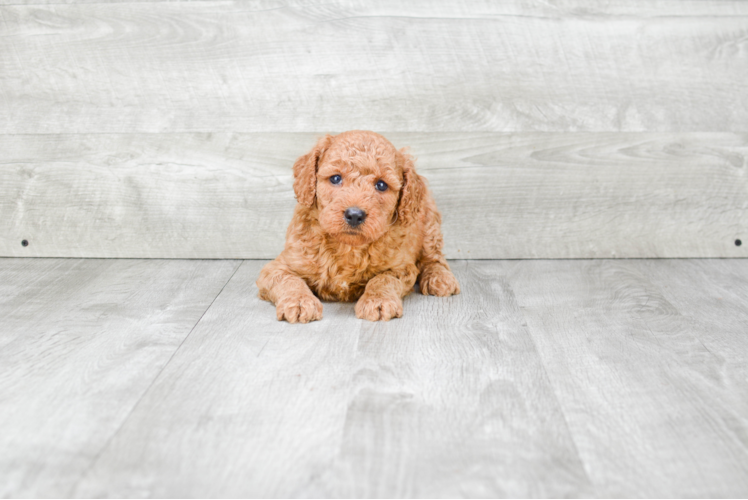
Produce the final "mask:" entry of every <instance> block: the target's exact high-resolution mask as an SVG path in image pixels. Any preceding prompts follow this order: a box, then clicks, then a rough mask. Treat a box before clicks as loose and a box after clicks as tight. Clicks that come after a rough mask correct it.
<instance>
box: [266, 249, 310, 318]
mask: <svg viewBox="0 0 748 500" xmlns="http://www.w3.org/2000/svg"><path fill="white" fill-rule="evenodd" d="M257 288H259V289H260V294H259V295H260V298H261V299H263V300H268V301H270V302H272V303H273V304H275V314H276V316H277V317H278V321H282V320H284V319H285V320H286V321H288V322H289V323H308V322H310V321H314V320H317V319H322V302H320V300H319V299H318V298H317V297H315V296H314V294H313V293H312V291H311V290H310V289H309V286H308V285H307V284H306V282H305V281H304V280H303V279H301V278H300V277H299V276H297V275H296V274H294V272H293V271H292V270H291V269H290V268H289V267H288V266H287V265H286V264H284V263H283V262H280V261H279V260H278V259H276V260H274V261H272V262H269V263H267V264H266V265H265V267H263V268H262V271H261V272H260V277H259V278H257Z"/></svg>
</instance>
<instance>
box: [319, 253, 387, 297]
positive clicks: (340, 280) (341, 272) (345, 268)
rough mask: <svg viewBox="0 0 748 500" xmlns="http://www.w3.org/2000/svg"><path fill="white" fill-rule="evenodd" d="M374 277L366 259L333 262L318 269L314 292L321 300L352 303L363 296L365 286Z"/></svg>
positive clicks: (372, 269) (373, 270) (375, 273)
mask: <svg viewBox="0 0 748 500" xmlns="http://www.w3.org/2000/svg"><path fill="white" fill-rule="evenodd" d="M376 275H377V272H376V270H375V269H374V268H373V267H372V266H371V265H370V262H369V261H368V259H351V258H348V259H342V260H333V261H331V262H330V263H329V265H328V266H326V267H321V268H320V273H319V277H318V279H317V287H316V288H317V289H316V290H315V291H316V292H317V295H318V296H319V297H320V298H321V299H323V300H334V301H342V302H349V301H354V300H357V299H358V298H359V297H361V295H363V293H364V290H365V289H366V284H367V283H368V282H369V280H370V279H372V278H373V277H374V276H376Z"/></svg>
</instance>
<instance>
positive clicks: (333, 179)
mask: <svg viewBox="0 0 748 500" xmlns="http://www.w3.org/2000/svg"><path fill="white" fill-rule="evenodd" d="M330 182H332V183H333V184H340V183H341V182H343V178H342V177H341V176H339V175H337V174H336V175H333V176H332V177H330Z"/></svg>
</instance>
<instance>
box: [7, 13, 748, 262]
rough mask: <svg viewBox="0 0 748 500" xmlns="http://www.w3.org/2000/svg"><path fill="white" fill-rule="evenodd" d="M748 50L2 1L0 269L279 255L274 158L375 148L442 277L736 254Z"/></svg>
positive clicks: (721, 43)
mask: <svg viewBox="0 0 748 500" xmlns="http://www.w3.org/2000/svg"><path fill="white" fill-rule="evenodd" d="M19 3H20V4H19ZM746 39H748V2H741V1H689V2H680V1H675V0H670V1H665V0H660V1H652V2H624V1H618V2H615V1H614V2H609V1H605V2H603V1H599V2H583V1H581V0H576V1H571V0H567V1H557V2H553V1H551V2H539V1H538V2H519V1H517V2H484V1H473V2H447V1H444V2H433V1H425V0H423V1H413V2H399V1H398V2H394V1H372V2H357V1H342V0H339V1H332V2H321V1H320V2H311V3H308V2H285V1H265V0H260V1H249V2H222V1H212V0H208V1H197V2H186V1H184V2H179V1H177V2H126V3H125V2H123V3H120V2H105V3H97V2H83V1H75V2H73V1H71V2H58V1H55V2H39V1H34V2H18V1H14V0H0V255H3V256H65V257H72V256H85V257H180V258H270V257H274V256H275V255H276V254H277V252H278V251H279V250H280V249H281V248H282V244H283V238H284V233H285V226H286V225H287V223H288V221H289V220H290V214H291V212H292V209H293V204H294V201H293V194H292V190H291V177H290V175H291V165H292V163H293V161H294V159H295V158H296V157H297V156H299V155H301V154H303V153H304V152H306V150H307V149H308V148H309V147H310V146H311V145H312V144H313V142H314V139H315V137H317V136H318V135H320V134H322V133H325V132H336V131H343V130H348V129H371V130H376V131H378V132H382V133H384V134H385V135H386V136H387V137H389V138H390V139H391V140H392V141H393V143H395V145H396V146H398V147H402V146H411V148H412V151H413V153H414V154H415V155H416V156H417V157H418V158H419V161H418V163H417V165H418V168H419V171H420V172H421V173H422V174H424V175H425V176H426V177H427V178H428V179H429V181H430V184H431V187H432V190H433V191H434V194H435V196H436V199H437V203H438V205H439V207H440V209H441V211H442V212H443V215H444V232H445V236H446V245H447V248H446V249H447V254H448V257H452V258H455V257H466V258H573V257H745V256H746V255H747V254H746V248H748V246H747V245H743V246H737V245H736V244H735V241H736V240H737V239H741V238H742V239H743V240H748V217H747V216H746V208H748V178H747V177H746V168H748V165H747V164H748V160H746V158H748V85H747V84H746V83H745V82H747V81H748V44H747V42H746ZM23 240H25V241H27V242H28V245H27V246H22V245H21V241H23ZM747 243H748V242H747Z"/></svg>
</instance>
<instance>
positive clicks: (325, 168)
mask: <svg viewBox="0 0 748 500" xmlns="http://www.w3.org/2000/svg"><path fill="white" fill-rule="evenodd" d="M293 171H294V192H295V194H296V198H297V200H298V203H297V205H296V209H295V211H294V215H293V219H292V220H291V224H290V225H289V226H288V230H287V232H286V245H285V248H284V250H283V252H281V254H280V255H279V256H278V257H277V258H276V259H275V260H273V261H272V262H269V263H268V264H267V265H265V267H263V269H262V271H261V272H260V277H259V278H258V280H257V287H258V288H259V292H260V293H259V296H260V298H262V299H264V300H268V301H271V302H273V303H274V304H275V306H276V315H277V317H278V319H279V320H284V319H285V320H286V321H289V322H291V323H296V322H299V323H307V322H309V321H314V320H318V319H321V318H322V303H321V302H320V301H319V299H322V300H331V301H348V302H351V301H358V303H357V304H356V308H355V310H356V316H357V317H359V318H361V319H367V320H370V321H378V320H383V321H387V320H390V319H392V318H399V317H401V316H402V314H403V307H402V298H403V297H405V296H406V295H408V294H409V293H410V292H411V291H413V286H414V285H415V283H416V281H417V280H418V281H420V288H421V293H423V294H424V295H437V296H441V297H443V296H448V295H452V294H457V293H460V286H459V283H458V282H457V279H456V278H455V276H454V274H452V271H451V270H450V269H449V264H447V260H446V259H445V258H444V254H443V252H442V247H443V245H444V241H443V237H442V233H441V215H440V214H439V212H438V211H437V210H436V203H435V202H434V199H433V197H432V196H431V193H430V192H429V190H428V188H427V187H426V184H425V182H424V179H423V177H421V176H419V175H418V173H416V170H415V165H414V161H413V158H411V157H410V155H408V154H407V153H406V152H405V150H404V149H403V150H399V151H398V150H397V149H395V147H394V146H393V145H392V144H391V143H390V142H389V141H388V140H387V139H385V138H384V137H382V136H381V135H379V134H376V133H374V132H365V131H350V132H344V133H342V134H339V135H337V136H330V135H327V136H324V137H322V138H321V139H320V140H319V141H318V142H317V144H316V145H315V146H314V147H313V148H312V150H311V151H310V152H309V153H307V154H305V155H303V156H302V157H300V158H299V159H298V160H297V161H296V163H295V164H294V168H293ZM335 175H339V176H340V177H341V179H342V180H341V181H340V182H339V183H337V184H333V183H332V182H330V179H331V178H332V177H333V176H335ZM333 180H335V179H333ZM380 180H381V181H384V182H385V183H386V184H387V186H388V189H386V190H385V191H379V190H378V189H376V187H375V186H376V184H377V182H378V181H380ZM336 182H337V181H336ZM350 207H358V208H360V209H361V210H363V211H364V212H365V213H366V219H365V220H364V222H363V223H362V224H361V225H360V226H357V227H351V226H350V225H349V224H348V223H347V222H346V221H345V217H344V212H345V210H346V209H347V208H350ZM419 276H420V278H419ZM318 297H319V299H318Z"/></svg>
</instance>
